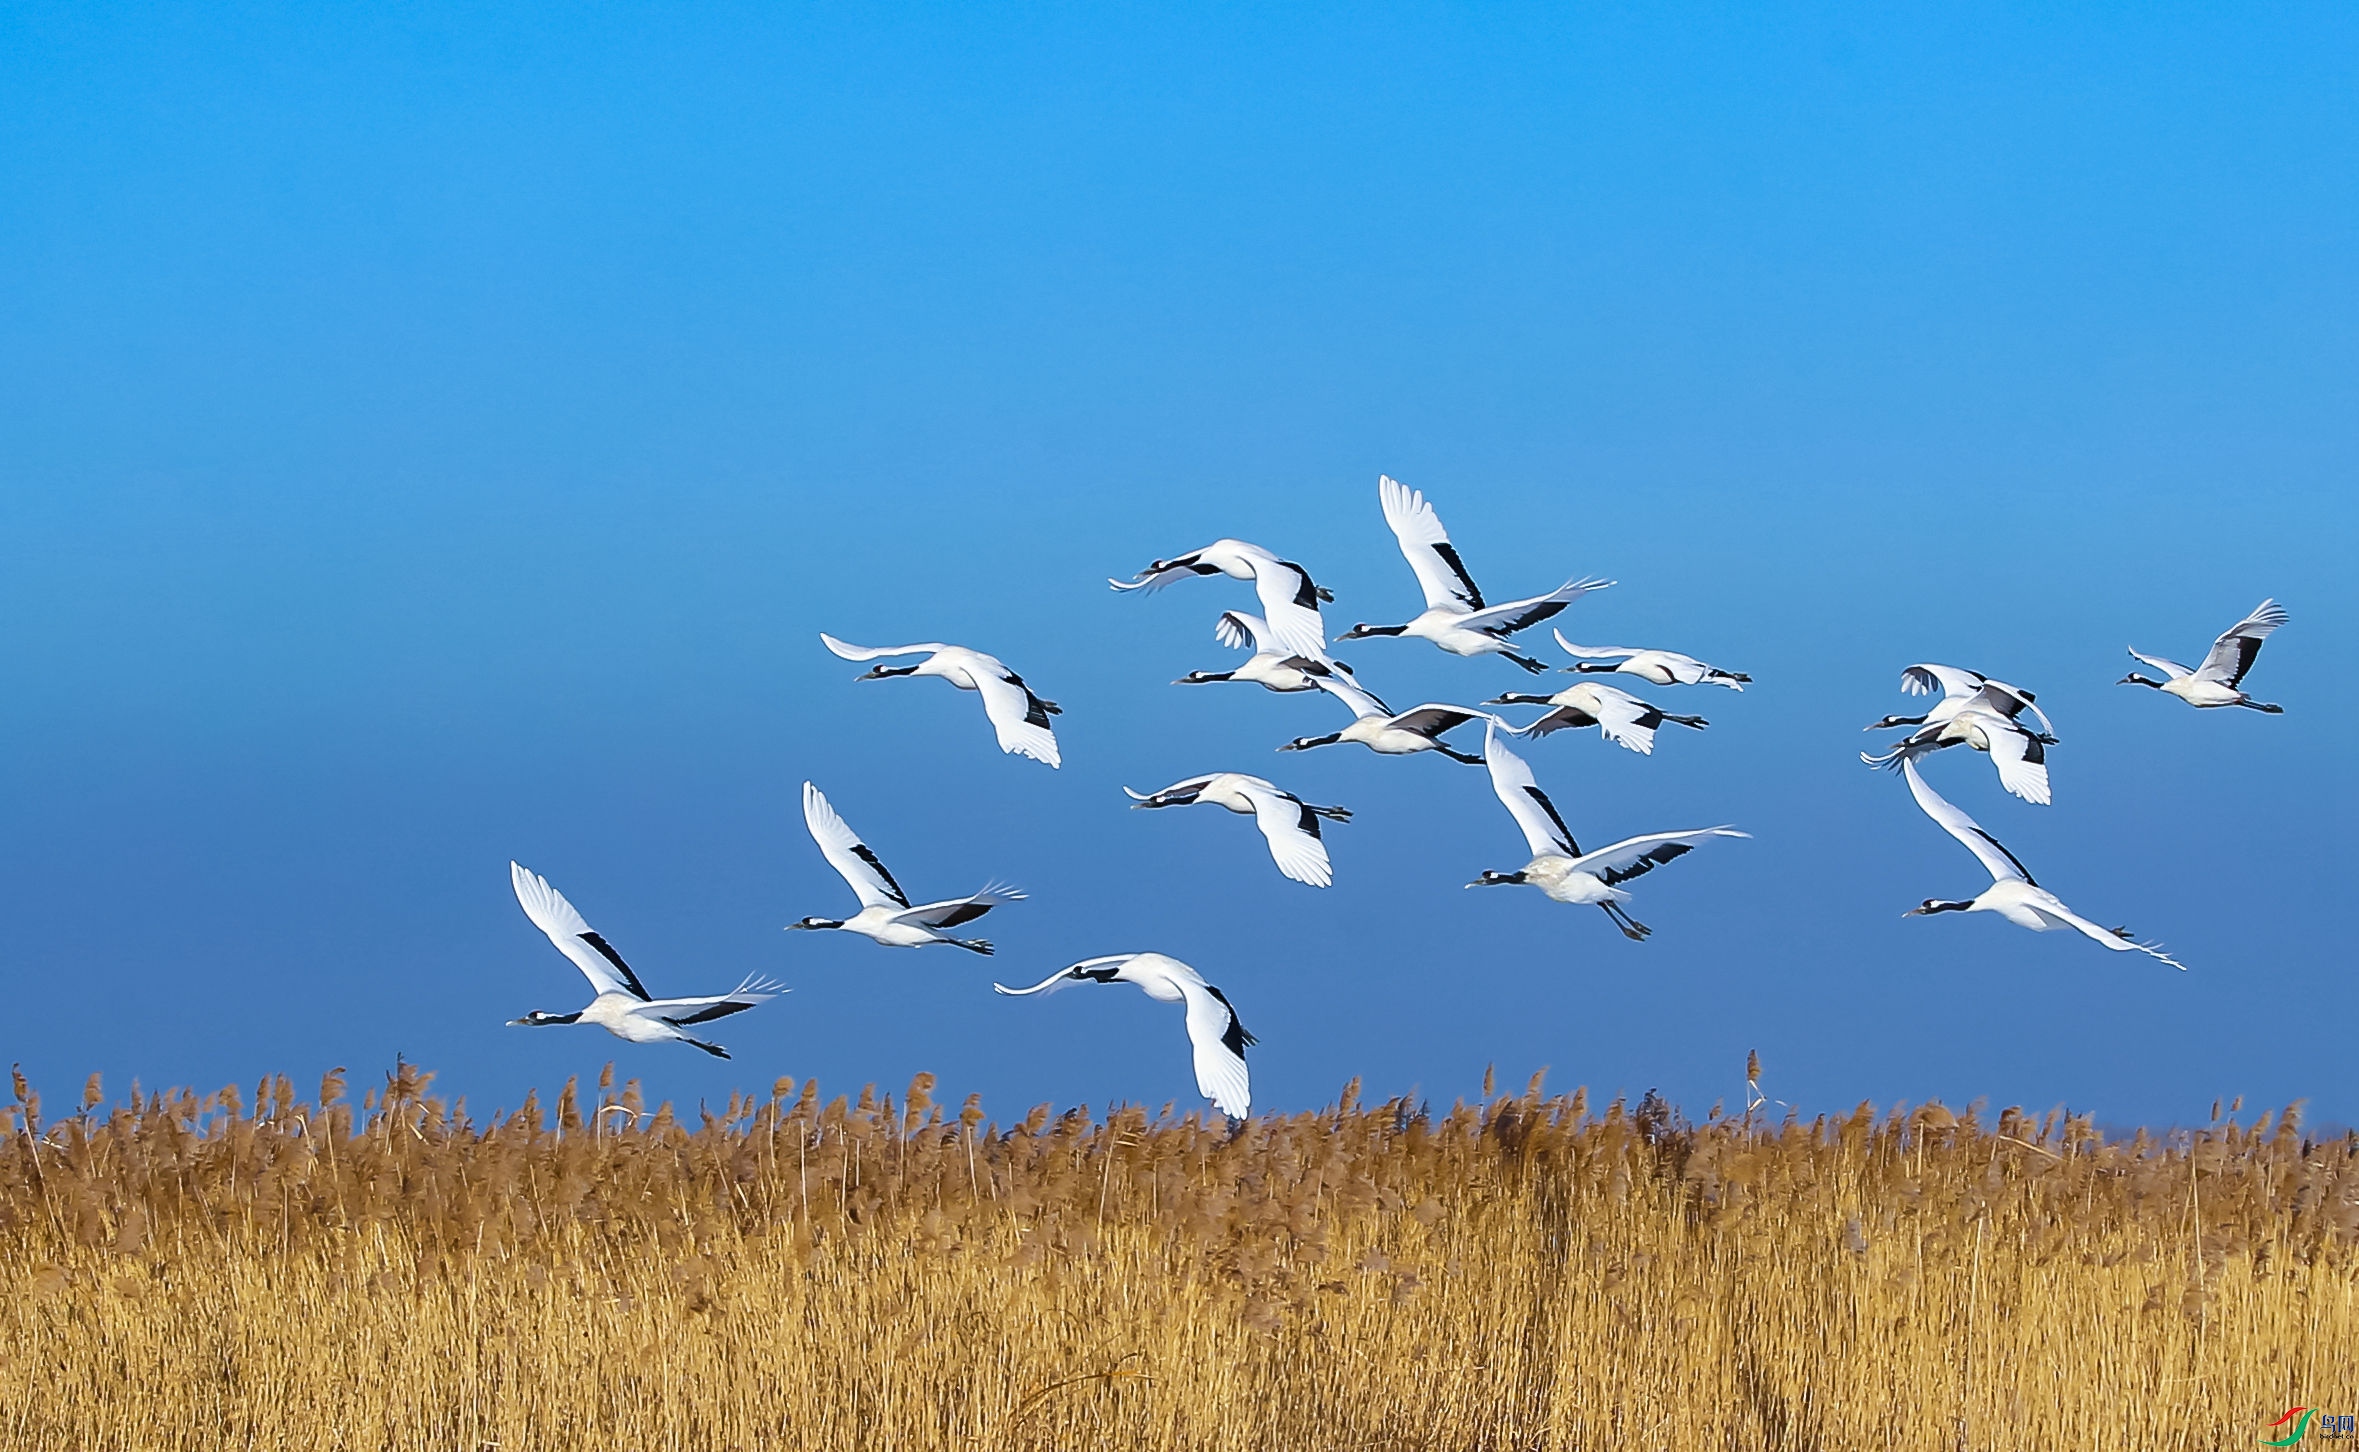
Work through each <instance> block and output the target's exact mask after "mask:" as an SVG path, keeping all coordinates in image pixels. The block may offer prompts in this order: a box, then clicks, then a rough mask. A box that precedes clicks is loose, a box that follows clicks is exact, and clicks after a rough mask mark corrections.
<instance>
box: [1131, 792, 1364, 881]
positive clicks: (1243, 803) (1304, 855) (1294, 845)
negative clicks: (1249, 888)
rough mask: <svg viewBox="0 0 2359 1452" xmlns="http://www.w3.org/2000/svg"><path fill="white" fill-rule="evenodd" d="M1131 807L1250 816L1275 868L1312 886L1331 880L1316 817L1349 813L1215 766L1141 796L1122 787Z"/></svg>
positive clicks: (1338, 818)
mask: <svg viewBox="0 0 2359 1452" xmlns="http://www.w3.org/2000/svg"><path fill="white" fill-rule="evenodd" d="M1122 790H1123V793H1124V794H1125V795H1126V796H1128V797H1129V798H1130V799H1131V803H1132V806H1133V808H1134V809H1136V808H1153V807H1192V806H1198V805H1202V806H1212V807H1226V808H1228V809H1229V810H1230V811H1232V812H1236V813H1238V814H1240V815H1243V816H1249V817H1251V818H1253V822H1254V825H1255V826H1257V827H1259V828H1261V835H1262V836H1264V837H1266V838H1268V839H1269V844H1270V860H1271V861H1272V862H1275V863H1277V864H1278V871H1280V872H1281V873H1284V874H1285V875H1286V876H1288V877H1290V878H1293V879H1294V880H1295V881H1296V882H1300V883H1306V884H1308V885H1309V886H1312V887H1325V886H1327V885H1328V884H1330V883H1332V882H1334V881H1335V871H1334V868H1333V867H1331V866H1330V865H1329V864H1328V861H1327V844H1326V842H1324V841H1323V840H1321V838H1320V835H1319V819H1320V818H1321V817H1325V818H1326V819H1327V820H1329V821H1331V822H1348V821H1350V820H1351V816H1352V814H1351V813H1350V811H1348V810H1347V809H1345V808H1343V807H1315V806H1312V805H1311V804H1310V803H1308V802H1306V801H1304V800H1303V799H1302V798H1300V797H1298V796H1296V795H1294V794H1293V793H1292V792H1289V791H1281V790H1280V789H1279V788H1277V787H1275V786H1273V785H1271V784H1270V783H1269V782H1266V781H1264V780H1262V779H1261V778H1260V777H1258V776H1247V775H1245V774H1244V773H1243V772H1238V771H1215V772H1209V773H1207V774H1205V775H1203V776H1192V777H1189V778H1188V779H1187V780H1186V781H1178V782H1173V783H1172V784H1171V785H1170V786H1167V787H1165V788H1164V789H1163V790H1161V791H1159V792H1156V793H1154V794H1153V795H1151V796H1142V795H1140V794H1139V793H1137V792H1134V791H1132V790H1131V789H1130V788H1129V787H1124V788H1123V789H1122Z"/></svg>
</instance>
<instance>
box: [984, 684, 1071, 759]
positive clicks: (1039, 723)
mask: <svg viewBox="0 0 2359 1452" xmlns="http://www.w3.org/2000/svg"><path fill="white" fill-rule="evenodd" d="M974 675H975V690H976V692H977V693H978V694H979V695H981V696H982V698H983V714H984V715H985V716H987V717H989V718H990V719H991V729H992V730H993V731H995V732H997V733H998V734H999V749H1000V750H1002V751H1004V752H1006V753H1008V754H1009V755H1010V756H1029V757H1031V758H1032V759H1033V760H1034V761H1038V762H1043V763H1046V764H1047V765H1049V766H1056V765H1059V764H1060V758H1059V756H1058V754H1057V734H1056V732H1054V731H1052V730H1050V729H1049V724H1048V717H1049V712H1048V707H1047V704H1046V703H1045V702H1043V701H1042V700H1041V699H1040V698H1039V697H1038V696H1035V695H1033V694H1032V691H1031V688H1030V687H1028V686H1026V685H1025V684H1024V683H1023V681H1022V680H1021V679H1019V678H1018V677H1017V675H1016V673H1015V672H1013V671H1011V670H1008V669H1007V668H1006V667H1004V666H1002V667H1000V669H999V670H997V671H988V670H979V671H976V672H975V673H974Z"/></svg>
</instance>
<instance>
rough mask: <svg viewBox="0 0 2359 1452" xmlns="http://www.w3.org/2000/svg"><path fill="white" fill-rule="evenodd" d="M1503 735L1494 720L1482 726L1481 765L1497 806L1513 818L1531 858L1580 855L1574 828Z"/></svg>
mask: <svg viewBox="0 0 2359 1452" xmlns="http://www.w3.org/2000/svg"><path fill="white" fill-rule="evenodd" d="M1503 734H1504V733H1502V732H1501V731H1500V729H1499V723H1498V722H1497V721H1495V720H1489V721H1486V722H1485V723H1484V725H1483V765H1484V767H1485V768H1486V769H1488V770H1489V772H1490V775H1491V791H1492V792H1493V793H1494V794H1495V795H1496V796H1497V797H1498V798H1499V805H1501V806H1503V807H1505V808H1507V815H1509V816H1510V817H1513V818H1515V825H1516V826H1517V827H1518V828H1520V829H1521V830H1522V832H1523V834H1524V845H1525V846H1526V847H1528V848H1530V849H1531V853H1532V855H1533V856H1534V857H1545V856H1547V855H1549V854H1550V853H1555V854H1557V855H1558V856H1562V857H1578V856H1580V855H1581V849H1580V847H1579V845H1578V844H1576V843H1575V842H1574V841H1573V829H1572V828H1570V827H1568V826H1566V825H1565V822H1564V818H1563V817H1562V816H1560V815H1559V814H1558V813H1557V810H1556V803H1554V802H1552V801H1550V800H1548V794H1547V793H1546V792H1543V791H1541V790H1540V783H1539V780H1538V779H1537V778H1535V777H1534V776H1533V775H1532V768H1531V767H1530V766H1528V765H1526V764H1525V762H1524V759H1523V758H1522V757H1520V756H1518V755H1516V754H1515V753H1514V752H1512V751H1509V750H1508V749H1507V743H1506V742H1504V741H1502V740H1500V739H1499V738H1500V737H1501V735H1503Z"/></svg>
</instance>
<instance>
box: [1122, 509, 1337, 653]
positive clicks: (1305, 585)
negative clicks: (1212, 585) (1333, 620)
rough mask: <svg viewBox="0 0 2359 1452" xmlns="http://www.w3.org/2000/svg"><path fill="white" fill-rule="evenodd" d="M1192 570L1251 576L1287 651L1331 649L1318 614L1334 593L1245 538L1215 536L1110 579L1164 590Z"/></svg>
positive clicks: (1127, 586) (1132, 587) (1266, 614)
mask: <svg viewBox="0 0 2359 1452" xmlns="http://www.w3.org/2000/svg"><path fill="white" fill-rule="evenodd" d="M1190 575H1227V576H1229V577H1230V578H1231V579H1236V580H1251V581H1252V582H1253V591H1254V594H1255V595H1256V596H1258V597H1259V598H1260V600H1261V613H1262V617H1263V619H1264V620H1265V621H1266V622H1267V623H1268V627H1269V632H1270V638H1271V639H1272V640H1273V641H1275V642H1276V643H1277V645H1278V646H1279V647H1280V648H1282V649H1284V650H1285V651H1286V653H1287V654H1289V655H1299V656H1302V657H1304V658H1306V659H1309V660H1321V659H1324V658H1325V656H1326V654H1327V627H1326V623H1325V622H1324V621H1322V620H1321V619H1320V618H1319V602H1320V601H1322V600H1332V599H1334V598H1335V596H1334V595H1333V593H1332V592H1330V591H1327V590H1322V589H1320V588H1319V586H1318V585H1317V584H1315V583H1314V582H1313V581H1312V580H1311V573H1310V571H1308V570H1306V569H1304V568H1303V567H1302V566H1300V565H1298V564H1296V563H1294V562H1293V561H1292V560H1282V559H1279V558H1278V557H1277V556H1276V555H1274V554H1271V553H1270V552H1269V551H1268V550H1265V549H1263V548H1262V547H1261V546H1260V545H1257V544H1247V543H1246V542H1245V541H1244V540H1241V539H1216V540H1214V541H1213V542H1212V543H1211V544H1208V545H1206V546H1205V547H1204V548H1202V549H1200V550H1190V551H1188V552H1187V553H1186V554H1184V555H1180V556H1177V557H1176V558H1173V559H1168V560H1157V561H1155V562H1154V563H1153V564H1151V565H1149V566H1147V567H1146V568H1145V569H1143V570H1141V571H1139V572H1138V574H1137V575H1136V576H1134V577H1133V578H1131V579H1128V580H1108V581H1107V582H1106V583H1107V584H1109V585H1111V586H1113V587H1114V588H1115V589H1117V590H1149V591H1153V590H1160V589H1162V588H1163V587H1164V586H1166V585H1168V584H1170V583H1172V582H1173V581H1174V580H1184V579H1186V578H1188V577H1189V576H1190Z"/></svg>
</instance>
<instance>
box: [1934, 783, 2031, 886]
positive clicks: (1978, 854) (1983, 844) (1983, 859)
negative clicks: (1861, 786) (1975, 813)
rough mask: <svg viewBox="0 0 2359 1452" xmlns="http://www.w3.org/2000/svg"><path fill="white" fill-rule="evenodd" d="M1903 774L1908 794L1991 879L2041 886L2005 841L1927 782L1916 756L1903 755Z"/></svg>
mask: <svg viewBox="0 0 2359 1452" xmlns="http://www.w3.org/2000/svg"><path fill="white" fill-rule="evenodd" d="M1900 774H1901V775H1902V776H1904V777H1907V778H1908V789H1909V795H1910V796H1912V797H1915V798H1916V799H1917V805H1918V807H1920V808H1922V809H1923V811H1924V813H1925V815H1926V816H1928V817H1931V818H1932V819H1933V820H1934V822H1935V823H1937V824H1938V825H1939V826H1940V827H1941V830H1943V831H1944V832H1947V833H1949V834H1950V835H1951V836H1952V837H1955V838H1957V839H1958V841H1959V842H1960V843H1962V844H1963V845H1964V846H1965V848H1966V850H1967V851H1969V852H1971V853H1973V854H1974V860H1975V861H1977V862H1980V863H1981V864H1982V867H1983V870H1984V871H1985V872H1988V873H1989V874H1990V877H1991V881H1993V882H2006V881H2009V880H2010V879H2012V880H2014V881H2018V882H2023V883H2026V884H2029V885H2030V886H2032V887H2038V886H2039V883H2038V881H2037V880H2036V879H2034V878H2033V877H2032V875H2031V869H2030V868H2028V867H2025V866H2024V865H2023V862H2022V860H2021V859H2020V858H2018V857H2016V855H2015V854H2014V853H2012V852H2009V851H2008V850H2007V848H2006V845H2005V844H2004V843H2002V842H2000V841H1999V839H1998V838H1996V837H1993V836H1992V835H1990V833H1988V832H1985V831H1984V830H1982V827H1981V826H1980V825H1979V824H1978V823H1976V822H1975V820H1974V819H1973V818H1972V817H1969V816H1967V815H1966V814H1965V813H1964V812H1963V811H1961V810H1959V809H1958V808H1957V807H1954V806H1952V805H1950V803H1949V802H1948V801H1946V800H1945V799H1944V798H1943V797H1942V795H1941V793H1939V792H1937V791H1935V790H1933V788H1932V787H1930V786H1928V785H1926V784H1925V778H1924V777H1922V776H1920V775H1918V774H1917V763H1916V760H1915V758H1913V757H1908V756H1903V757H1902V758H1901V759H1900Z"/></svg>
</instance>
